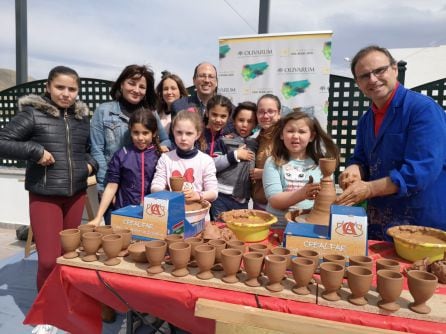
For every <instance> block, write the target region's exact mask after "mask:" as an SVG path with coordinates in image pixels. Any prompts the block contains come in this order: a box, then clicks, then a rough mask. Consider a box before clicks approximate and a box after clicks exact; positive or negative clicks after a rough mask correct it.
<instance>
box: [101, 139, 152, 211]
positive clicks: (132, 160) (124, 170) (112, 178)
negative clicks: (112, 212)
mask: <svg viewBox="0 0 446 334" xmlns="http://www.w3.org/2000/svg"><path fill="white" fill-rule="evenodd" d="M143 156H144V195H147V194H150V186H151V184H152V180H153V176H154V175H155V169H156V163H157V162H158V159H159V154H158V151H157V150H156V148H155V147H154V146H151V147H150V148H148V149H146V150H144V151H140V150H138V149H137V148H136V147H135V146H134V145H129V146H125V147H123V148H121V149H120V150H119V151H117V152H116V153H115V154H113V157H112V159H111V160H110V163H109V164H108V169H107V177H106V180H107V183H109V182H111V183H117V184H119V189H118V192H117V194H116V202H115V205H114V208H115V209H119V208H122V207H124V206H127V205H138V204H141V187H142V180H143V178H142V173H141V170H142V168H141V164H142V157H143Z"/></svg>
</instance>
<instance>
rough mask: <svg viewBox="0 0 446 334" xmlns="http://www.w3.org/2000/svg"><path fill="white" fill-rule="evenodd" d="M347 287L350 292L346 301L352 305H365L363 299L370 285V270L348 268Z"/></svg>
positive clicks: (357, 267) (364, 299)
mask: <svg viewBox="0 0 446 334" xmlns="http://www.w3.org/2000/svg"><path fill="white" fill-rule="evenodd" d="M347 278H348V281H347V282H348V287H349V288H350V291H351V292H352V293H351V295H350V296H349V297H348V301H349V302H350V303H352V304H354V305H365V304H367V299H366V298H365V297H364V296H365V295H366V294H367V292H368V291H369V290H370V286H371V285H372V279H373V274H372V270H371V269H369V268H366V267H362V266H349V267H348V268H347Z"/></svg>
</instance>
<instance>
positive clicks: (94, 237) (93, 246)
mask: <svg viewBox="0 0 446 334" xmlns="http://www.w3.org/2000/svg"><path fill="white" fill-rule="evenodd" d="M101 244H102V233H99V232H85V233H84V234H83V236H82V246H83V247H84V252H85V255H84V256H83V257H82V261H85V262H93V261H97V260H98V257H97V255H96V252H97V251H98V249H99V247H101Z"/></svg>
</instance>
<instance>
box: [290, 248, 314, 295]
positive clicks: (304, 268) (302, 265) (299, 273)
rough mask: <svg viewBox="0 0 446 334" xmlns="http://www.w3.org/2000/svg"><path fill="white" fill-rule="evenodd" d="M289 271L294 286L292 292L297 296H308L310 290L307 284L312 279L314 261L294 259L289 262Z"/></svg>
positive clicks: (300, 258) (303, 258)
mask: <svg viewBox="0 0 446 334" xmlns="http://www.w3.org/2000/svg"><path fill="white" fill-rule="evenodd" d="M291 270H292V271H293V278H294V281H295V282H296V285H295V286H294V287H293V288H292V291H293V292H294V293H296V294H298V295H308V294H310V290H309V289H308V284H309V283H310V281H311V279H312V278H313V273H314V260H313V259H310V258H305V257H295V258H293V259H292V260H291Z"/></svg>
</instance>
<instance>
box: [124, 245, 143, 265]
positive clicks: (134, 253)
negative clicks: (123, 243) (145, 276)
mask: <svg viewBox="0 0 446 334" xmlns="http://www.w3.org/2000/svg"><path fill="white" fill-rule="evenodd" d="M127 250H128V251H129V255H130V258H131V259H132V260H133V262H138V263H145V262H147V258H146V242H144V241H138V242H135V243H134V244H130V246H129V248H128V249H127Z"/></svg>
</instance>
